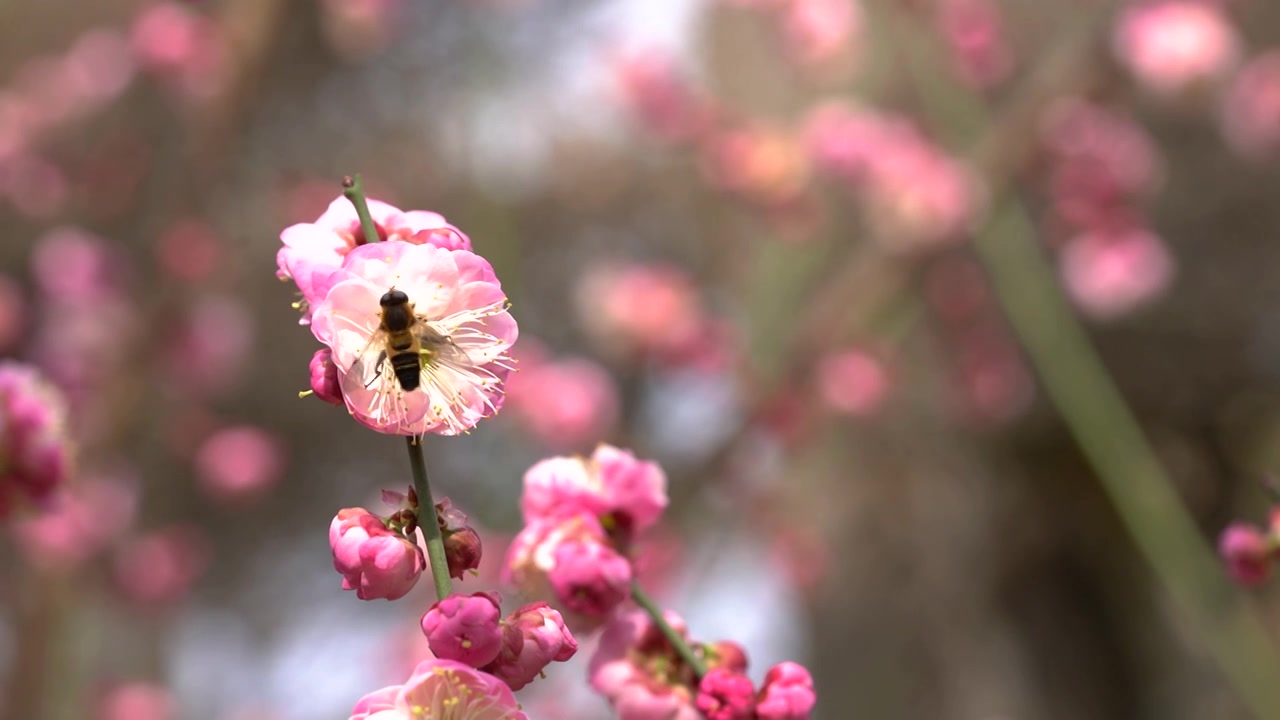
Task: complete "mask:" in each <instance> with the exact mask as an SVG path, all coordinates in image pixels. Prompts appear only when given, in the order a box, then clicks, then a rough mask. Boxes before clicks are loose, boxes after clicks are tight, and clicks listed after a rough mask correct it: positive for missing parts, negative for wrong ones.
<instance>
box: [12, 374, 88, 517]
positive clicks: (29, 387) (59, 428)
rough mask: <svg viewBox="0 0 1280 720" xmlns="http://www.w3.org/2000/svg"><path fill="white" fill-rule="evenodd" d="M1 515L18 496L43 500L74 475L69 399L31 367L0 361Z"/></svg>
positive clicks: (30, 499) (29, 499)
mask: <svg viewBox="0 0 1280 720" xmlns="http://www.w3.org/2000/svg"><path fill="white" fill-rule="evenodd" d="M0 458H3V460H4V461H3V463H0V511H3V509H5V508H7V507H9V506H10V505H11V497H12V496H13V495H18V496H21V497H23V498H24V499H26V500H28V501H34V502H43V501H45V500H47V499H48V498H50V497H51V496H52V495H53V493H54V491H55V490H56V489H57V488H58V487H59V486H61V485H62V484H63V483H64V482H65V481H66V479H67V475H68V474H69V473H70V471H71V467H70V465H71V459H70V448H69V445H68V441H67V437H66V401H65V400H64V399H63V397H62V394H61V393H60V392H58V391H57V390H56V389H55V388H54V387H53V386H52V385H50V384H49V383H47V382H46V381H45V380H44V379H43V378H42V377H40V375H39V374H38V373H37V372H36V371H35V370H34V369H33V368H30V367H27V366H25V365H20V364H18V363H12V362H4V363H0Z"/></svg>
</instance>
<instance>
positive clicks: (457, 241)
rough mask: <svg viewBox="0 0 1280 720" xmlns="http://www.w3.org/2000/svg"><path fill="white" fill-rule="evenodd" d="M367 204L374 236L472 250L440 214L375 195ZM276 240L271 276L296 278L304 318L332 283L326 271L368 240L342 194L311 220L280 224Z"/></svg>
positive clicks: (463, 237)
mask: <svg viewBox="0 0 1280 720" xmlns="http://www.w3.org/2000/svg"><path fill="white" fill-rule="evenodd" d="M368 205H369V214H370V215H372V216H373V224H374V226H375V227H376V229H377V232H378V239H379V240H398V241H403V242H407V243H411V244H413V245H423V244H427V245H435V246H437V247H441V248H444V249H446V250H467V251H470V250H471V240H470V238H468V237H467V236H466V235H464V234H463V233H462V231H461V230H459V229H458V228H456V227H454V226H452V225H450V224H449V223H448V222H446V221H445V219H444V217H443V216H442V215H438V214H436V213H433V212H427V211H424V210H410V211H408V212H404V211H402V210H400V209H399V208H396V207H392V206H391V205H388V204H386V203H384V202H380V201H378V200H369V201H368ZM280 241H281V242H282V243H284V247H282V248H280V250H279V251H278V252H277V253H276V265H277V267H278V270H277V271H276V276H277V277H279V278H280V279H281V280H293V281H294V282H295V283H296V284H297V286H298V290H299V292H301V293H302V298H303V303H302V305H305V307H303V310H304V314H303V319H302V322H303V323H304V324H305V323H306V322H308V321H309V319H310V318H311V309H313V308H314V307H315V306H316V305H318V304H319V303H320V301H322V300H324V296H325V294H326V293H327V292H328V290H329V288H330V287H332V285H333V282H332V281H331V276H332V275H333V273H334V272H335V271H337V270H339V269H340V268H341V267H342V266H343V261H344V260H345V259H346V256H347V255H348V254H349V253H350V252H351V251H352V250H354V249H355V248H357V247H359V246H361V245H364V244H365V243H366V242H367V240H366V238H365V237H364V232H363V231H362V230H361V229H360V218H359V217H358V216H357V215H356V211H355V207H354V206H353V205H352V204H351V202H350V201H349V200H347V199H346V198H345V197H339V198H338V199H336V200H334V201H333V202H332V203H330V204H329V209H328V210H326V211H325V212H324V214H323V215H321V216H320V217H319V218H317V219H316V221H315V222H313V223H299V224H297V225H291V226H289V227H287V228H285V229H284V232H282V233H280Z"/></svg>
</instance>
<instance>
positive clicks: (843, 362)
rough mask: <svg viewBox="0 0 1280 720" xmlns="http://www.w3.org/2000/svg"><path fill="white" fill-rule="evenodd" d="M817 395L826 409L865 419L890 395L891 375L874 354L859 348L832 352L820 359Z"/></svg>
mask: <svg viewBox="0 0 1280 720" xmlns="http://www.w3.org/2000/svg"><path fill="white" fill-rule="evenodd" d="M817 383H818V394H819V396H820V397H821V398H822V400H823V401H824V402H825V403H826V405H827V407H829V408H831V409H832V410H835V411H836V412H840V413H845V414H848V415H858V416H865V415H870V414H872V413H874V412H876V411H877V410H879V409H880V406H881V405H882V404H883V403H884V400H885V397H886V396H887V395H888V394H889V388H890V380H889V373H888V371H887V370H886V369H885V367H884V365H883V364H882V363H881V362H880V360H879V359H877V358H876V357H875V356H874V355H872V354H871V353H869V352H866V351H864V350H860V349H857V348H853V349H848V350H841V351H838V352H831V353H827V354H826V355H823V356H822V357H821V358H820V359H819V360H818V367H817Z"/></svg>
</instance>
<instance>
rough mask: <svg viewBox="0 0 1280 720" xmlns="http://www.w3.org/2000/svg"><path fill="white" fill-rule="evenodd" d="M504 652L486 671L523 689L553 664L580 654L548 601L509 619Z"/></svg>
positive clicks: (538, 603)
mask: <svg viewBox="0 0 1280 720" xmlns="http://www.w3.org/2000/svg"><path fill="white" fill-rule="evenodd" d="M503 624H504V625H505V626H506V627H505V632H504V635H503V641H502V650H501V652H499V654H498V657H497V659H496V660H494V661H493V662H492V663H490V664H489V665H488V666H487V667H485V668H484V670H485V672H488V673H489V674H491V675H494V676H496V677H498V678H499V679H501V680H502V681H503V682H505V683H506V684H507V685H509V686H510V687H511V689H512V690H519V689H520V688H523V687H524V686H525V685H528V684H529V683H531V682H533V679H534V678H536V677H538V675H539V674H541V672H542V669H543V668H544V667H546V666H547V665H549V664H551V663H552V662H564V661H566V660H568V659H569V658H571V657H573V654H574V653H576V652H577V651H578V641H577V640H575V639H574V638H573V634H572V633H570V632H569V629H568V628H567V627H565V625H564V618H562V617H560V613H559V612H557V611H556V610H554V609H552V608H551V607H550V606H549V605H547V604H546V603H544V602H535V603H529V604H528V605H525V606H524V607H522V608H520V609H519V610H516V611H515V612H513V613H511V614H510V615H508V616H507V618H506V620H504V621H503Z"/></svg>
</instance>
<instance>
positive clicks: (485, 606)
mask: <svg viewBox="0 0 1280 720" xmlns="http://www.w3.org/2000/svg"><path fill="white" fill-rule="evenodd" d="M500 603H501V600H500V599H499V598H498V596H497V595H496V594H494V593H485V592H478V593H473V594H471V595H460V594H458V593H454V594H453V595H450V596H449V597H446V598H443V599H441V600H439V601H437V602H436V603H435V604H434V605H432V606H431V607H430V608H429V609H428V610H427V612H426V613H425V614H423V616H422V621H421V623H420V624H421V626H422V634H423V635H424V636H426V638H427V642H428V644H429V645H430V646H431V653H432V654H433V655H435V656H436V657H438V658H442V659H445V660H457V661H458V662H460V663H464V664H466V665H469V666H471V667H474V668H478V667H483V666H485V665H488V664H489V663H491V662H493V661H494V660H495V659H496V658H497V657H498V653H499V652H500V651H501V650H502V643H503V631H502V627H501V626H500V625H499V620H501V619H502V608H501V604H500Z"/></svg>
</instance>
